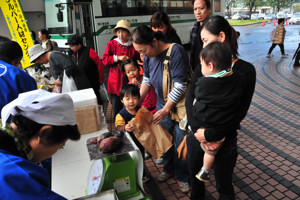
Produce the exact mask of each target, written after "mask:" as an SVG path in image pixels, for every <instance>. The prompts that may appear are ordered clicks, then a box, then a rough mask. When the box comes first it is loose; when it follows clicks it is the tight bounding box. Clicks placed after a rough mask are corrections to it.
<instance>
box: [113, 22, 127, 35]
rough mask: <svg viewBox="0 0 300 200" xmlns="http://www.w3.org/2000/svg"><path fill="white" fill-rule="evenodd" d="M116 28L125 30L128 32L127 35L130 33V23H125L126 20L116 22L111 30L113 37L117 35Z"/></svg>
mask: <svg viewBox="0 0 300 200" xmlns="http://www.w3.org/2000/svg"><path fill="white" fill-rule="evenodd" d="M118 28H123V29H126V30H128V31H129V33H130V22H129V21H127V20H124V19H122V20H120V21H118V23H117V25H116V27H115V28H114V29H113V33H114V34H115V35H116V34H117V29H118Z"/></svg>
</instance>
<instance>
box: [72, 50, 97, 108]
mask: <svg viewBox="0 0 300 200" xmlns="http://www.w3.org/2000/svg"><path fill="white" fill-rule="evenodd" d="M74 56H75V54H74ZM77 67H78V70H79V73H80V74H85V76H86V77H87V81H88V84H89V85H90V87H91V88H93V90H94V92H95V94H96V96H97V99H98V104H101V102H100V94H99V88H100V83H99V71H98V66H97V64H96V63H94V62H93V61H92V59H91V58H90V48H88V47H85V46H82V47H81V48H80V49H79V51H78V61H77Z"/></svg>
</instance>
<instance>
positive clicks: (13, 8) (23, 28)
mask: <svg viewBox="0 0 300 200" xmlns="http://www.w3.org/2000/svg"><path fill="white" fill-rule="evenodd" d="M0 7H1V10H2V12H3V15H4V18H5V20H6V22H7V26H8V28H9V31H10V34H11V36H12V39H13V40H14V41H16V42H18V43H19V45H20V46H21V48H22V50H23V58H22V60H21V64H22V66H23V68H26V67H29V66H30V65H32V64H30V59H29V54H28V49H29V48H30V47H31V46H33V45H34V43H33V40H32V37H31V34H30V30H29V28H28V25H27V22H26V20H25V17H24V13H23V11H22V8H21V4H20V2H19V0H0Z"/></svg>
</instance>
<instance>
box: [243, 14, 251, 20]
mask: <svg viewBox="0 0 300 200" xmlns="http://www.w3.org/2000/svg"><path fill="white" fill-rule="evenodd" d="M242 19H243V20H245V19H250V16H249V15H242Z"/></svg>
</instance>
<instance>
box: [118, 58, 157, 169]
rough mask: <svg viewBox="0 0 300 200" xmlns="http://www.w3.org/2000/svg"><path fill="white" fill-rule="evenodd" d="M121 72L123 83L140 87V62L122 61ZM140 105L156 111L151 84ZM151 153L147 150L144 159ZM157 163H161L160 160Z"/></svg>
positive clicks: (152, 111) (141, 77)
mask: <svg viewBox="0 0 300 200" xmlns="http://www.w3.org/2000/svg"><path fill="white" fill-rule="evenodd" d="M140 59H141V60H142V61H143V54H140ZM121 69H122V72H123V73H124V77H123V84H127V83H129V84H131V83H133V84H135V85H138V87H139V88H140V87H141V85H142V81H143V74H142V73H141V70H142V69H143V68H141V66H140V63H137V61H136V60H134V59H128V60H127V61H125V62H123V64H122V66H121ZM142 106H144V107H145V108H147V109H148V110H149V111H150V112H151V113H152V114H154V113H155V112H156V93H155V89H154V87H153V86H151V88H150V91H149V93H148V94H147V96H146V97H145V99H144V101H143V103H142ZM150 157H151V155H150V154H149V153H148V151H146V152H145V159H146V160H147V159H149V158H150ZM158 164H162V161H161V162H160V163H158Z"/></svg>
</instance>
